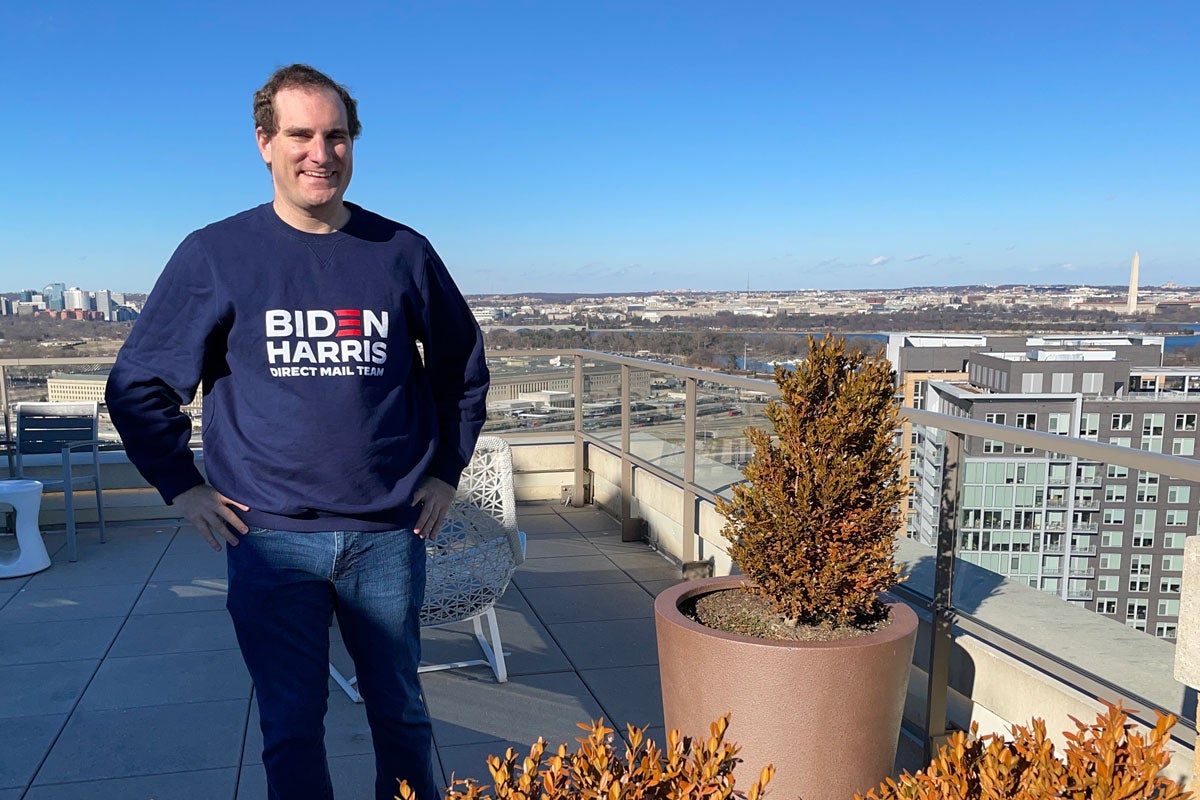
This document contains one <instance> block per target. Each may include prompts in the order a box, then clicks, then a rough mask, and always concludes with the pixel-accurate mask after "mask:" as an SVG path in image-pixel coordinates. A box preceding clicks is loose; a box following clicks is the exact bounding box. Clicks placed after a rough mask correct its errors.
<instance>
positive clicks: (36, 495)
mask: <svg viewBox="0 0 1200 800" xmlns="http://www.w3.org/2000/svg"><path fill="white" fill-rule="evenodd" d="M0 503H8V504H9V505H11V506H12V507H13V510H14V511H15V512H16V513H17V552H16V554H15V555H11V556H0V578H16V577H18V576H20V575H32V574H33V573H35V572H41V571H42V570H44V569H45V568H46V567H48V566H50V554H49V553H47V552H46V543H45V542H44V541H42V532H41V531H40V530H39V529H38V512H39V511H41V508H42V485H41V484H40V483H38V482H37V481H27V480H0Z"/></svg>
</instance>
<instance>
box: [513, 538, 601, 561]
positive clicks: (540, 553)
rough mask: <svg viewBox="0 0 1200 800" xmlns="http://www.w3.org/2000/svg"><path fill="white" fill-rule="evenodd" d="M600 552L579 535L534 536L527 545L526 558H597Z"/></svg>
mask: <svg viewBox="0 0 1200 800" xmlns="http://www.w3.org/2000/svg"><path fill="white" fill-rule="evenodd" d="M599 554H600V551H599V550H597V549H596V548H595V546H594V545H593V544H592V543H591V542H589V541H588V540H587V539H586V538H584V537H583V536H581V535H580V534H578V533H571V534H564V535H562V536H533V537H530V538H529V539H528V540H527V541H526V544H525V558H526V559H531V558H562V557H564V556H595V555H599Z"/></svg>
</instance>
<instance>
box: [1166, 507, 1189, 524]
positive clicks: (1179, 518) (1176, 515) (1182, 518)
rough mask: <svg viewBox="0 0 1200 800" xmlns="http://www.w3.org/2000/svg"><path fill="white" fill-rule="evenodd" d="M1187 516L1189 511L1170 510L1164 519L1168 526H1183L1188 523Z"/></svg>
mask: <svg viewBox="0 0 1200 800" xmlns="http://www.w3.org/2000/svg"><path fill="white" fill-rule="evenodd" d="M1187 518H1188V512H1186V511H1168V512H1167V513H1166V518H1165V519H1164V520H1163V521H1164V522H1165V524H1166V525H1167V526H1168V527H1172V528H1182V527H1184V526H1186V525H1187Z"/></svg>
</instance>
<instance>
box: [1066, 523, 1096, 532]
mask: <svg viewBox="0 0 1200 800" xmlns="http://www.w3.org/2000/svg"><path fill="white" fill-rule="evenodd" d="M1071 530H1073V531H1074V532H1076V533H1096V532H1098V531H1099V530H1100V525H1099V524H1098V523H1095V522H1072V523H1071Z"/></svg>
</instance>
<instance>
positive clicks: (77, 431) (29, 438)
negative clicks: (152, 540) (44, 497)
mask: <svg viewBox="0 0 1200 800" xmlns="http://www.w3.org/2000/svg"><path fill="white" fill-rule="evenodd" d="M16 411H17V440H16V447H15V448H14V450H15V451H16V452H15V453H14V455H15V457H16V459H15V462H14V465H15V468H16V470H15V471H16V474H15V477H17V478H30V479H33V480H36V481H37V482H39V483H40V484H42V487H43V489H45V490H47V491H51V492H62V493H63V505H64V509H65V512H66V518H67V558H68V559H69V560H71V561H74V560H75V559H76V556H77V553H76V547H75V495H74V490H75V489H76V488H90V489H94V490H95V492H96V517H97V519H98V521H99V523H100V541H101V542H102V543H103V542H104V493H103V490H102V489H101V488H100V451H99V449H98V447H97V446H98V445H100V444H102V442H100V441H99V440H98V439H97V438H96V433H97V427H98V424H99V418H100V413H99V406H98V404H96V403H17V405H16ZM79 450H90V451H91V462H92V470H91V472H90V473H79V472H77V471H75V469H74V467H73V465H72V455H73V454H74V453H75V452H76V451H79ZM46 454H54V455H60V456H61V457H62V477H58V478H47V477H42V476H41V475H27V474H26V469H27V468H28V465H27V464H26V463H25V458H24V457H25V456H30V455H46ZM56 466H57V465H56Z"/></svg>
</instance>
